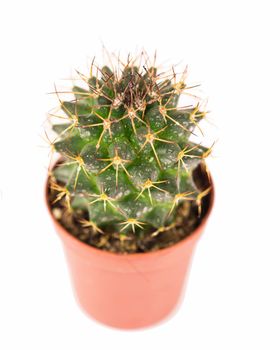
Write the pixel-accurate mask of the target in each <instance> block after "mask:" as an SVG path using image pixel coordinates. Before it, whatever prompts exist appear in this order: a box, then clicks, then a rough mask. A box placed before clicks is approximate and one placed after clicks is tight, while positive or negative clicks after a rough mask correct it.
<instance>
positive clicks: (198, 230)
mask: <svg viewBox="0 0 280 350" xmlns="http://www.w3.org/2000/svg"><path fill="white" fill-rule="evenodd" d="M55 164H56V162H55ZM52 168H53V167H52ZM208 177H209V183H210V185H211V191H210V201H209V207H208V210H207V212H206V213H205V215H204V217H203V218H202V219H201V222H200V224H199V225H198V226H197V227H196V228H195V229H194V230H193V231H192V232H191V233H190V234H189V235H188V236H186V237H185V238H184V239H182V240H180V241H179V242H177V243H175V244H172V245H171V246H168V247H165V248H162V249H158V250H154V251H149V252H138V253H126V254H123V253H114V252H111V251H108V250H102V249H98V248H96V247H94V246H91V245H89V244H87V243H85V242H82V241H80V240H79V239H78V238H76V237H75V236H73V235H72V234H71V233H70V232H68V231H67V229H66V228H65V227H64V226H63V225H61V223H60V222H59V221H58V220H57V219H56V218H55V217H54V216H53V213H52V211H51V206H50V203H49V201H48V183H49V176H48V177H47V180H46V184H45V203H46V205H47V209H48V212H49V215H50V217H51V219H52V220H53V221H54V223H55V224H56V225H58V226H59V228H60V233H61V234H62V235H64V237H65V238H66V239H67V240H69V241H71V242H72V243H73V244H74V245H76V246H77V247H80V248H81V249H85V250H86V251H87V252H88V253H91V252H94V253H95V254H99V255H100V256H106V255H107V256H108V257H109V256H111V257H112V256H114V257H118V258H120V259H127V258H130V257H131V258H136V257H137V258H144V257H147V256H157V255H161V254H162V253H166V254H168V253H169V252H171V251H173V250H174V249H176V248H178V247H179V246H181V245H183V244H185V243H186V242H187V241H189V240H190V239H194V238H195V237H196V236H198V235H199V234H200V233H201V228H202V227H203V226H205V224H206V222H207V220H208V218H209V216H210V214H211V212H212V210H213V205H214V200H215V186H214V182H213V178H212V176H211V174H208Z"/></svg>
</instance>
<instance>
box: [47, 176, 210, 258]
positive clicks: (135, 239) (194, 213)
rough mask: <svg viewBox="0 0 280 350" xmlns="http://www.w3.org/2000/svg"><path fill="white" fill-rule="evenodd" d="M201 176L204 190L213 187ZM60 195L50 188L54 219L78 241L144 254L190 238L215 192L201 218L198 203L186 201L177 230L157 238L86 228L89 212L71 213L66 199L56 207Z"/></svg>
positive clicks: (204, 203)
mask: <svg viewBox="0 0 280 350" xmlns="http://www.w3.org/2000/svg"><path fill="white" fill-rule="evenodd" d="M202 175H203V176H202ZM197 176H198V177H197V185H198V187H200V189H201V190H204V189H205V188H207V187H208V186H209V180H208V178H207V177H206V175H205V174H202V173H201V169H198V170H197ZM206 179H207V181H206ZM206 182H207V184H206ZM56 195H57V192H56V191H55V190H53V189H50V187H49V186H48V202H49V206H50V208H51V211H52V214H53V216H54V218H55V219H56V220H57V221H58V222H59V223H60V224H61V225H62V226H63V227H64V228H65V229H66V230H67V231H68V232H69V233H70V234H72V235H73V236H75V237H76V238H77V239H79V240H80V241H82V242H84V243H87V244H89V245H91V246H94V247H96V248H99V249H102V250H107V251H111V252H114V253H140V252H141V253H142V252H149V251H155V250H159V249H163V248H166V247H168V246H171V245H173V244H176V243H177V242H179V241H180V240H182V239H184V238H185V237H187V236H188V235H190V234H191V233H192V232H193V231H194V229H195V228H196V227H197V226H198V225H199V224H200V222H201V220H202V218H203V217H204V216H205V214H206V212H207V210H208V208H209V203H210V196H211V192H210V194H209V195H207V196H206V197H205V198H204V199H203V201H202V211H201V215H200V217H199V216H198V208H197V205H196V203H192V202H189V201H185V202H183V203H182V205H181V206H179V207H178V210H177V214H178V215H177V217H176V219H175V226H173V227H172V228H170V229H169V230H166V231H164V232H161V233H158V234H157V235H156V236H152V233H153V232H152V231H151V232H145V233H143V234H142V236H139V235H136V234H134V233H132V232H131V233H128V234H126V235H123V234H119V233H114V232H104V233H98V232H94V231H93V229H92V228H90V227H83V226H82V225H81V223H80V221H81V220H82V219H86V220H88V216H87V212H85V211H82V210H75V212H74V211H73V212H70V211H69V210H68V209H67V205H66V203H65V200H64V198H62V199H61V200H59V201H57V202H56V203H53V202H54V201H55V199H56Z"/></svg>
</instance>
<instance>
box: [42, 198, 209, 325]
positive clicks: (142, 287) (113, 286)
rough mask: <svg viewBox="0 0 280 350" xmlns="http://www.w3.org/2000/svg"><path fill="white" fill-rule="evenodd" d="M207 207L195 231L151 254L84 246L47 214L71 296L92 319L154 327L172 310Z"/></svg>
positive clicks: (201, 227) (203, 225) (109, 323)
mask: <svg viewBox="0 0 280 350" xmlns="http://www.w3.org/2000/svg"><path fill="white" fill-rule="evenodd" d="M213 199H214V191H212V192H211V196H210V200H209V207H208V210H207V213H206V215H205V216H204V218H203V220H202V222H201V224H200V226H199V227H197V228H196V230H195V231H194V232H193V233H192V234H191V235H189V236H188V237H186V238H185V239H184V240H182V241H180V242H179V243H177V244H175V245H173V246H171V247H168V248H165V249H162V250H158V251H155V252H149V253H135V254H127V255H123V254H115V253H111V252H106V251H102V250H99V249H97V248H94V247H92V246H89V245H87V244H85V243H83V242H81V241H79V240H78V239H76V238H75V237H73V236H72V235H71V234H70V233H68V232H67V231H66V230H65V228H63V227H62V226H61V225H60V224H59V223H58V222H57V221H56V219H55V218H54V217H53V216H52V214H51V211H50V207H49V205H48V208H49V211H50V214H51V217H52V220H53V223H54V225H55V229H56V231H57V233H58V234H59V236H60V238H61V240H62V243H63V247H64V251H65V254H66V258H67V261H68V265H69V270H70V274H71V278H72V283H73V287H74V291H75V294H76V298H77V300H78V302H79V304H80V306H81V307H82V309H83V310H84V311H85V312H86V313H87V314H88V315H89V316H91V317H92V318H94V319H95V320H98V321H100V322H102V323H104V324H106V325H109V326H112V327H117V328H124V329H133V328H142V327H147V326H150V325H153V324H155V323H158V322H159V321H161V320H163V319H164V318H165V317H167V316H168V315H170V313H171V312H172V311H173V310H174V309H175V308H176V306H177V304H178V302H179V300H180V297H181V295H182V291H183V287H184V284H185V281H186V276H187V272H188V269H189V267H190V262H191V258H192V255H193V252H194V248H195V246H196V243H197V241H198V239H199V237H200V235H201V233H202V232H203V230H204V227H205V224H206V222H207V219H208V216H209V214H210V211H211V208H212V206H213Z"/></svg>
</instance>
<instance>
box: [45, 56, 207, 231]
mask: <svg viewBox="0 0 280 350" xmlns="http://www.w3.org/2000/svg"><path fill="white" fill-rule="evenodd" d="M119 62H120V61H119ZM136 62H137V61H136V60H132V59H128V61H127V63H126V64H121V63H118V66H117V67H116V68H113V67H110V68H109V67H108V66H104V67H102V68H98V67H95V65H94V64H92V66H91V69H90V74H89V77H86V76H84V75H83V74H81V73H79V72H78V74H79V76H80V78H81V79H82V80H83V81H84V82H85V83H86V84H87V88H81V87H78V86H74V87H73V90H72V94H73V96H74V98H73V99H72V100H71V101H63V100H61V99H60V97H59V101H60V109H61V111H62V113H61V115H60V116H58V117H61V118H63V120H64V121H66V122H65V123H62V124H61V123H60V124H55V125H53V130H54V131H55V133H57V137H56V139H55V141H54V142H53V147H54V149H55V151H56V152H58V153H60V154H61V155H62V157H63V158H62V162H61V163H59V164H58V166H56V167H55V168H54V169H53V170H52V173H51V176H50V179H51V180H50V188H51V189H52V190H54V191H55V193H56V198H55V200H54V201H53V202H56V203H57V202H59V201H61V200H63V201H64V205H66V206H67V208H68V211H69V212H72V213H75V211H83V213H84V218H83V219H81V220H80V225H81V226H83V227H90V228H91V229H92V230H93V232H94V233H100V234H102V233H103V232H109V233H111V234H119V235H120V236H126V235H128V234H130V235H131V234H133V235H138V236H141V235H144V236H145V235H147V234H148V235H151V236H153V237H154V236H156V235H157V234H158V233H162V232H164V231H166V230H169V229H170V228H172V227H173V226H174V225H175V222H176V215H177V213H178V208H179V207H180V206H181V205H182V204H183V203H195V204H196V206H197V215H198V216H199V215H200V212H201V202H202V198H203V197H204V196H205V195H206V194H208V193H209V191H210V188H207V189H206V190H205V189H204V190H203V191H201V190H200V189H199V188H197V186H196V184H195V181H194V179H193V170H194V169H195V168H196V167H197V166H198V164H200V163H202V162H204V159H205V158H206V157H207V156H208V155H209V153H210V151H211V148H206V147H204V146H202V145H200V144H196V143H193V142H191V141H190V140H189V139H190V137H191V136H192V135H193V134H195V133H196V132H197V131H198V132H199V131H200V128H199V126H198V123H199V121H200V120H201V119H202V118H204V116H205V112H203V111H201V110H200V106H199V104H195V105H192V106H187V107H178V101H179V97H180V95H181V94H184V93H185V92H187V90H188V89H189V88H190V87H188V86H187V85H186V82H185V73H186V72H184V73H183V74H182V78H181V79H179V81H178V78H177V74H175V73H174V70H172V71H171V74H169V75H166V74H163V73H162V72H158V70H157V68H156V66H155V65H154V64H150V65H149V64H148V63H147V62H145V64H141V63H140V64H137V63H136ZM120 66H121V68H120ZM94 67H95V68H96V73H95V74H93V71H95V69H94ZM57 95H58V96H59V92H57ZM62 114H63V115H62Z"/></svg>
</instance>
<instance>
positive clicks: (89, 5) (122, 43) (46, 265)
mask: <svg viewBox="0 0 280 350" xmlns="http://www.w3.org/2000/svg"><path fill="white" fill-rule="evenodd" d="M277 5H278V2H277V1H269V0H268V1H257V0H256V1H246V0H243V1H237V0H236V1H232V2H230V1H213V0H212V1H199V0H196V1H179V0H173V1H168V2H164V1H153V2H152V1H144V0H143V1H111V0H107V1H101V0H100V1H94V0H93V1H83V0H80V1H59V0H56V1H51V0H48V1H31V0H29V1H28V0H26V1H12V0H10V1H6V2H2V3H1V5H0V7H1V9H0V17H1V20H0V35H1V44H0V45H1V53H0V60H1V64H0V89H1V92H0V96H1V97H0V98H1V106H0V111H1V117H0V118H1V123H0V131H1V132H0V154H1V163H0V167H1V172H0V190H1V192H0V193H1V200H0V217H1V220H0V225H1V236H0V240H1V242H0V259H1V260H0V269H1V277H0V278H1V279H0V284H1V286H0V294H1V297H0V323H1V325H0V333H1V335H0V348H1V349H3V350H10V349H13V350H14V349H15V350H17V349H28V350H33V349H36V350H37V349H40V350H43V349H67V350H71V349H84V350H87V349H122V350H126V349H134V350H138V349H143V348H146V349H158V348H160V349H170V348H176V349H190V350H196V349H201V350H202V349H203V350H204V349H215V350H219V349H221V350H225V349H227V350H230V349H246V350H247V349H254V350H256V349H270V350H274V349H278V350H279V349H280V302H279V299H280V282H279V278H280V273H279V267H280V253H279V251H280V229H279V217H280V215H279V194H280V193H279V171H278V169H279V129H280V123H279V120H280V115H279V81H280V74H279V73H280V70H279V63H280V55H279V51H278V49H279V32H280V26H279V10H278V9H277ZM102 43H104V44H105V45H106V47H107V48H108V49H109V50H110V51H114V50H116V51H119V50H121V52H123V53H126V52H128V51H132V52H135V51H136V49H137V48H138V49H141V48H142V47H145V48H146V49H147V50H148V51H149V52H153V51H154V49H158V56H159V57H160V59H159V60H161V61H164V60H166V59H169V60H170V62H177V61H178V60H182V61H183V62H186V63H188V64H189V71H190V76H191V78H192V79H191V81H192V82H201V83H202V87H203V91H204V93H205V94H206V95H207V96H209V108H210V109H211V114H210V115H209V118H210V119H211V121H212V122H214V124H215V125H216V128H214V133H215V135H216V136H217V137H218V139H219V141H218V143H217V145H216V149H215V153H214V156H213V157H212V159H210V160H209V166H210V169H211V171H212V174H213V177H214V180H215V184H216V193H217V196H216V203H215V209H214V212H213V215H212V217H211V219H210V221H209V224H208V226H207V230H206V232H205V234H204V236H203V237H202V239H201V241H200V242H199V245H198V248H197V251H196V255H195V259H194V261H193V266H192V272H191V275H190V279H189V284H188V288H187V291H186V297H185V299H184V301H183V303H182V305H181V308H180V310H179V311H178V312H177V313H176V315H175V316H174V317H173V318H171V319H170V320H168V321H167V322H165V323H163V324H161V325H159V326H157V327H154V328H150V329H147V330H141V331H133V332H124V331H118V330H114V329H110V328H107V327H104V326H102V325H100V324H97V323H95V322H93V321H91V320H90V319H88V318H87V317H86V316H84V314H83V313H82V312H81V311H80V310H79V308H78V306H77V305H76V303H75V300H74V298H73V296H72V291H71V286H70V282H69V277H68V272H67V268H66V264H65V260H64V256H63V252H62V249H61V245H60V242H59V239H58V237H57V236H56V234H55V233H54V230H53V227H52V225H51V222H50V220H49V218H48V216H47V212H46V209H45V205H44V201H43V200H44V198H43V191H44V182H45V179H46V166H47V164H48V157H47V153H48V152H47V150H46V149H44V148H41V147H40V145H42V144H44V143H43V142H42V140H41V138H40V136H39V135H40V134H42V124H43V122H44V120H45V118H46V112H47V111H48V110H49V109H50V108H52V107H53V106H54V105H53V100H52V99H51V98H50V96H48V95H47V94H46V93H47V92H49V91H53V83H54V82H57V81H60V79H64V78H69V77H71V76H72V75H73V69H74V68H81V67H85V68H86V67H87V65H88V62H89V61H90V59H91V58H92V57H93V56H94V55H99V56H100V54H101V52H102ZM84 71H85V72H86V70H84ZM209 126H211V125H210V124H209ZM211 128H212V127H210V128H209V130H210V129H211ZM212 129H213V128H212Z"/></svg>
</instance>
